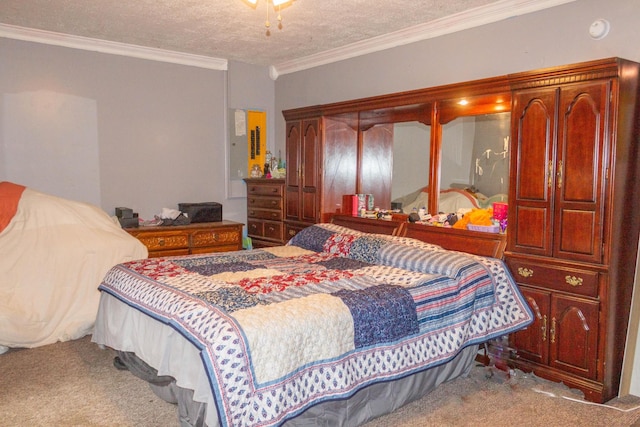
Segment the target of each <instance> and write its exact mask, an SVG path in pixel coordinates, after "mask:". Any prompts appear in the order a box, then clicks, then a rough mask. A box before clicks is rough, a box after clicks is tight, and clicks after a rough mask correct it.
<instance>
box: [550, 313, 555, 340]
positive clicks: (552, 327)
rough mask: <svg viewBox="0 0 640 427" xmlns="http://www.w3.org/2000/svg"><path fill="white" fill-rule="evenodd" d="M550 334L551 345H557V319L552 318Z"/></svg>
mask: <svg viewBox="0 0 640 427" xmlns="http://www.w3.org/2000/svg"><path fill="white" fill-rule="evenodd" d="M549 332H550V333H551V344H555V342H556V318H555V317H552V318H551V330H550V331H549Z"/></svg>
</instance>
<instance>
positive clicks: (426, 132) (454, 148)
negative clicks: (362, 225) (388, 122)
mask: <svg viewBox="0 0 640 427" xmlns="http://www.w3.org/2000/svg"><path fill="white" fill-rule="evenodd" d="M510 127H511V113H509V112H500V113H490V114H480V115H474V116H461V117H457V118H455V119H453V120H451V121H449V122H448V123H445V124H443V125H442V138H441V141H442V143H441V159H440V164H441V167H440V195H439V199H438V212H444V213H453V212H457V211H458V210H459V209H472V208H486V207H489V206H491V205H492V203H493V202H496V201H506V200H507V194H508V192H509V191H508V185H509V150H510V144H509V143H510ZM430 135H431V127H430V126H427V125H425V124H422V123H418V122H408V123H396V124H395V125H394V137H393V180H392V201H393V202H398V203H402V210H403V211H404V212H405V213H411V212H412V210H413V209H414V208H415V209H420V208H422V207H427V208H428V192H427V189H426V187H427V186H428V185H429V167H430V166H429V165H430V158H429V157H430ZM418 153H419V154H418ZM428 211H432V210H431V209H428Z"/></svg>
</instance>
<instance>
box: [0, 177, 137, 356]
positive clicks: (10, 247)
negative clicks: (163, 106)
mask: <svg viewBox="0 0 640 427" xmlns="http://www.w3.org/2000/svg"><path fill="white" fill-rule="evenodd" d="M146 257H147V249H146V247H145V246H144V245H142V243H140V242H139V241H138V240H137V239H135V238H134V237H132V236H130V235H129V234H128V233H127V232H125V231H124V230H122V228H121V227H120V225H119V224H117V223H115V222H114V221H113V220H112V219H111V217H109V215H108V214H107V213H106V212H104V211H102V210H101V209H99V208H97V207H95V206H92V205H89V204H86V203H80V202H75V201H71V200H66V199H62V198H59V197H55V196H51V195H47V194H43V193H40V192H37V191H35V190H32V189H30V188H24V187H22V186H19V185H16V184H13V183H10V182H0V353H2V352H3V350H4V351H6V350H7V348H8V347H37V346H41V345H45V344H51V343H54V342H57V341H67V340H71V339H77V338H80V337H83V336H85V335H87V334H89V333H91V332H92V329H93V325H94V322H95V317H96V313H97V311H98V302H99V299H100V292H99V291H98V289H97V288H98V285H100V283H101V281H102V279H103V277H104V275H105V273H106V272H107V271H108V270H109V269H110V268H111V267H112V266H114V265H116V264H118V263H121V262H125V261H130V260H134V259H140V258H146Z"/></svg>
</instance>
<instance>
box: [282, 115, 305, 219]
mask: <svg viewBox="0 0 640 427" xmlns="http://www.w3.org/2000/svg"><path fill="white" fill-rule="evenodd" d="M301 124H302V123H301V122H298V121H296V122H288V123H287V139H286V159H287V175H286V177H285V182H286V186H285V187H286V189H285V191H286V197H285V201H286V208H285V218H286V219H290V220H298V219H299V218H300V185H301V179H302V178H301V176H300V163H301V159H300V149H301V144H302V133H301V132H300V126H301Z"/></svg>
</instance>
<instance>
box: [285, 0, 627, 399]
mask: <svg viewBox="0 0 640 427" xmlns="http://www.w3.org/2000/svg"><path fill="white" fill-rule="evenodd" d="M639 17H640V1H638V0H607V1H604V0H577V1H575V2H571V3H568V4H565V5H561V6H557V7H554V8H550V9H546V10H543V11H540V12H535V13H531V14H526V15H522V16H518V17H514V18H511V19H508V20H504V21H501V22H497V23H493V24H490V25H485V26H482V27H478V28H473V29H469V30H466V31H461V32H458V33H455V34H450V35H445V36H441V37H437V38H434V39H430V40H424V41H421V42H416V43H413V44H410V45H406V46H401V47H396V48H393V49H388V50H386V51H382V52H377V53H372V54H368V55H365V56H361V57H357V58H353V59H350V60H345V61H341V62H338V63H334V64H328V65H324V66H320V67H316V68H314V69H310V70H304V71H299V72H296V73H292V74H286V75H283V76H280V77H279V78H278V80H277V81H276V110H277V111H281V110H286V109H290V108H299V107H305V106H308V105H316V104H325V103H330V102H338V101H344V100H350V99H357V98H362V97H368V96H374V95H380V94H386V93H394V92H401V91H405V90H412V89H420V88H425V87H432V86H438V85H444V84H451V83H457V82H463V81H469V80H475V79H481V78H487V77H493V76H499V75H504V74H509V73H514V72H520V71H527V70H534V69H539V68H545V67H551V66H556V65H565V64H571V63H576V62H582V61H588V60H593V59H600V58H608V57H616V56H617V57H621V58H626V59H629V60H633V61H638V62H640V48H639V46H640V25H638V18H639ZM599 18H604V19H607V20H608V21H609V22H610V23H611V30H610V33H609V35H608V36H607V37H605V38H604V39H602V40H593V39H591V38H590V37H589V34H588V29H589V26H590V25H591V23H592V22H593V21H595V20H596V19H599ZM284 140H285V138H284V119H283V118H282V116H280V117H278V118H277V121H276V141H278V143H280V144H284ZM637 288H638V285H637V284H636V292H635V294H636V298H635V299H634V301H635V302H636V303H635V304H634V310H635V311H632V316H633V318H635V319H636V322H635V323H632V324H631V326H632V328H633V329H631V330H630V334H631V335H630V336H632V337H633V338H634V339H632V340H630V343H635V342H636V340H635V337H636V334H638V331H637V327H638V322H637V318H638V317H640V314H639V315H635V313H636V312H637V311H640V308H638V307H635V306H636V305H638V301H639V300H640V298H638V295H637V294H638V289H637ZM634 315H635V316H634ZM633 318H632V319H633ZM637 342H638V348H637V350H636V348H635V347H630V348H628V349H627V358H626V359H625V370H624V372H623V384H624V383H625V382H626V383H629V381H627V380H626V379H625V376H627V377H629V376H630V375H631V374H630V372H631V365H632V364H633V361H634V355H636V356H635V366H640V336H638V340H637ZM630 383H631V390H633V392H634V394H637V395H640V371H639V370H638V369H635V370H634V372H633V378H632V379H631V380H630ZM622 391H623V393H626V392H627V390H624V389H623V390H622Z"/></svg>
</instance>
